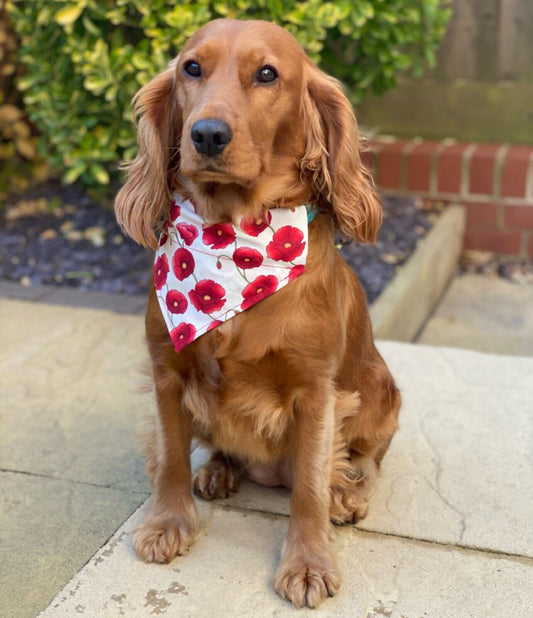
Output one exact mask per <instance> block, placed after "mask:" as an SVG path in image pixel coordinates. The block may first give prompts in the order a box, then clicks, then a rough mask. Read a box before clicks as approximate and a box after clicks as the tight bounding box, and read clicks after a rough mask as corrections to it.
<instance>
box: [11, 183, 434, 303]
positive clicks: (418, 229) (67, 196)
mask: <svg viewBox="0 0 533 618" xmlns="http://www.w3.org/2000/svg"><path fill="white" fill-rule="evenodd" d="M382 201H383V208H384V220H383V225H382V228H381V230H380V233H379V237H378V241H377V243H376V244H375V245H373V246H371V245H361V244H357V243H355V242H350V243H346V244H343V245H342V247H341V249H340V252H341V255H342V257H343V258H344V259H345V260H346V261H347V262H348V264H349V265H350V266H351V267H352V268H353V270H354V271H355V272H356V273H357V275H358V277H359V279H360V280H361V283H362V284H363V287H364V289H365V292H366V294H367V298H368V301H369V303H371V302H373V301H374V300H375V299H376V298H377V296H378V295H379V294H380V293H381V292H382V291H383V289H384V288H385V287H386V286H387V284H388V283H389V281H390V280H391V279H392V277H393V276H394V274H395V273H396V271H397V269H398V268H399V267H400V266H401V265H402V264H403V263H405V261H406V260H407V259H408V258H409V256H410V255H411V254H412V253H413V251H414V250H415V249H416V246H417V244H418V242H419V241H420V239H421V238H423V237H424V236H425V235H426V233H427V231H428V230H429V229H430V228H431V227H432V225H433V223H434V221H435V219H436V217H437V216H438V210H439V207H438V206H437V208H435V205H432V206H431V208H429V209H428V207H427V205H425V204H424V203H423V202H422V201H420V200H416V199H414V198H410V197H384V198H383V200H382ZM152 261H153V255H152V252H151V251H150V250H147V249H143V248H142V247H139V246H138V245H137V244H135V243H134V242H133V241H132V240H130V239H129V238H127V237H125V236H124V235H123V234H122V232H121V230H120V228H119V227H118V225H117V223H116V221H115V217H114V214H113V211H112V209H111V208H110V207H103V206H101V205H100V204H99V203H98V202H96V201H94V200H93V199H92V198H91V197H90V196H89V195H87V193H86V192H85V191H84V190H83V189H82V188H81V187H79V186H68V187H64V186H62V185H60V184H59V183H58V182H55V181H47V182H45V183H43V184H42V185H39V186H38V187H35V188H33V189H31V190H29V191H27V192H25V193H24V194H23V195H18V196H16V197H11V198H10V199H9V200H8V201H7V205H6V207H5V208H4V209H3V211H2V212H1V213H0V278H1V279H7V280H10V281H16V282H19V283H21V284H22V285H25V286H34V285H56V286H69V287H72V288H78V289H80V290H100V291H103V292H114V293H119V294H144V293H146V291H147V290H148V286H149V284H150V275H151V268H152Z"/></svg>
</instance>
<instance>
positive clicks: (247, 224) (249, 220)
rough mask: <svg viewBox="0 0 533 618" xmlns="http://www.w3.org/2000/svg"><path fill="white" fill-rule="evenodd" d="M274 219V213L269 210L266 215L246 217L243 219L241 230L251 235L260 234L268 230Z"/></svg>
mask: <svg viewBox="0 0 533 618" xmlns="http://www.w3.org/2000/svg"><path fill="white" fill-rule="evenodd" d="M271 221H272V213H271V212H270V211H268V212H267V213H266V217H262V218H260V219H254V218H253V217H245V218H244V219H242V221H241V230H242V231H243V232H245V233H246V234H248V235H250V236H259V234H261V232H263V231H264V230H266V228H267V227H268V226H269V225H270V222H271Z"/></svg>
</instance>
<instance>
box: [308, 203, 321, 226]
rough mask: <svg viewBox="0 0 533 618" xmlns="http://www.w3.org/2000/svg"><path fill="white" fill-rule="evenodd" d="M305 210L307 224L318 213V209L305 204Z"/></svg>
mask: <svg viewBox="0 0 533 618" xmlns="http://www.w3.org/2000/svg"><path fill="white" fill-rule="evenodd" d="M305 208H306V210H307V223H308V224H309V223H311V221H313V219H314V218H315V217H316V216H317V215H318V214H319V213H320V208H319V207H318V206H316V205H315V204H306V206H305Z"/></svg>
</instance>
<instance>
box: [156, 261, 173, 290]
mask: <svg viewBox="0 0 533 618" xmlns="http://www.w3.org/2000/svg"><path fill="white" fill-rule="evenodd" d="M169 270H170V269H169V267H168V260H167V256H166V255H164V254H163V255H161V256H159V257H158V258H157V260H156V261H155V264H154V284H155V289H156V290H160V289H161V288H162V287H163V286H164V285H165V283H166V282H167V275H168V271H169Z"/></svg>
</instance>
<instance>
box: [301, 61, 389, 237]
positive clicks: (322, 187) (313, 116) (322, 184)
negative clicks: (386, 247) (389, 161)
mask: <svg viewBox="0 0 533 618" xmlns="http://www.w3.org/2000/svg"><path fill="white" fill-rule="evenodd" d="M307 74H308V75H307V80H306V81H307V85H306V89H305V92H304V94H303V101H302V108H303V109H302V111H303V118H304V122H305V134H306V140H307V141H306V151H305V155H304V157H303V159H302V161H301V162H300V166H301V169H302V172H303V174H304V176H306V175H307V177H308V178H309V177H310V182H311V184H312V186H313V189H314V192H315V195H316V196H317V198H318V199H319V201H320V202H321V203H324V202H325V203H326V204H327V205H328V206H329V207H330V208H331V209H332V211H333V215H334V218H335V222H336V224H337V226H338V228H339V229H340V230H341V232H343V233H344V234H346V235H348V236H350V237H351V238H355V239H356V240H360V241H362V242H375V239H376V234H377V231H378V229H379V226H380V225H381V220H382V209H381V205H380V203H379V200H378V197H377V195H376V192H375V190H374V185H373V181H372V178H371V176H370V174H369V173H368V171H367V170H366V169H365V168H364V166H363V164H362V162H361V156H360V153H359V148H360V139H359V130H358V127H357V122H356V120H355V115H354V113H353V109H352V106H351V104H350V102H349V101H348V99H347V98H346V96H345V95H344V93H343V92H342V87H341V85H340V83H339V82H338V81H337V80H335V79H333V78H332V77H329V76H328V75H326V74H325V73H323V72H322V71H320V70H319V69H317V68H316V67H315V66H314V65H312V64H311V63H309V65H308V67H307Z"/></svg>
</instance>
